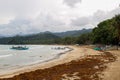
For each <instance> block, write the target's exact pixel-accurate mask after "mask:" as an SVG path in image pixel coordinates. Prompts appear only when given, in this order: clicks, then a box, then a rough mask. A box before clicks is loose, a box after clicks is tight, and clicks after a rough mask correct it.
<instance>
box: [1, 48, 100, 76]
mask: <svg viewBox="0 0 120 80" xmlns="http://www.w3.org/2000/svg"><path fill="white" fill-rule="evenodd" d="M67 47H70V48H71V49H73V50H70V51H65V52H64V53H60V54H59V55H58V56H57V58H55V59H52V60H49V61H47V62H43V63H37V64H33V65H28V66H23V67H21V68H19V69H14V70H11V71H8V72H7V74H6V73H3V74H0V78H10V77H13V76H16V75H19V74H22V73H26V72H31V71H35V70H38V69H45V68H50V67H53V66H56V65H59V64H64V63H68V62H70V61H72V60H78V59H79V58H82V57H85V56H87V55H99V53H100V52H98V51H94V50H92V49H89V48H85V47H83V46H81V47H78V46H67ZM91 52H92V53H91ZM75 54H76V55H75ZM51 64H52V65H51Z"/></svg>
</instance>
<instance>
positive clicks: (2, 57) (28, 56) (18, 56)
mask: <svg viewBox="0 0 120 80" xmlns="http://www.w3.org/2000/svg"><path fill="white" fill-rule="evenodd" d="M12 46H13V45H0V71H5V70H10V69H14V68H19V67H22V66H26V65H31V64H36V63H40V62H41V63H42V62H45V61H49V60H51V59H54V58H56V57H57V56H58V55H59V54H60V53H63V52H65V51H68V50H69V49H68V48H65V49H61V50H58V49H55V48H56V47H62V48H63V47H64V46H53V45H27V47H29V49H28V50H13V49H10V48H11V47H12Z"/></svg>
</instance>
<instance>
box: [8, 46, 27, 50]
mask: <svg viewBox="0 0 120 80" xmlns="http://www.w3.org/2000/svg"><path fill="white" fill-rule="evenodd" d="M10 49H14V50H28V49H29V48H28V47H26V46H25V47H22V46H17V47H14V46H13V47H12V48H10Z"/></svg>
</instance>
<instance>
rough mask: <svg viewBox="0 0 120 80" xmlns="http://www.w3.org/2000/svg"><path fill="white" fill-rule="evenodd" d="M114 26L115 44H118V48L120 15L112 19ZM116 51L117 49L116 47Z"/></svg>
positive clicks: (119, 41)
mask: <svg viewBox="0 0 120 80" xmlns="http://www.w3.org/2000/svg"><path fill="white" fill-rule="evenodd" d="M113 24H114V26H115V28H116V30H117V34H116V35H117V39H118V40H117V41H118V42H117V44H118V46H119V44H120V14H119V15H116V16H115V17H114V23H113ZM117 49H118V47H117Z"/></svg>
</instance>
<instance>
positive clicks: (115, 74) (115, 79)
mask: <svg viewBox="0 0 120 80" xmlns="http://www.w3.org/2000/svg"><path fill="white" fill-rule="evenodd" d="M109 52H110V53H112V54H113V55H115V56H116V57H117V60H116V61H115V62H112V63H109V64H107V67H108V68H107V69H106V70H105V71H104V72H103V74H104V76H103V80H120V50H119V51H117V50H113V51H109Z"/></svg>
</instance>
